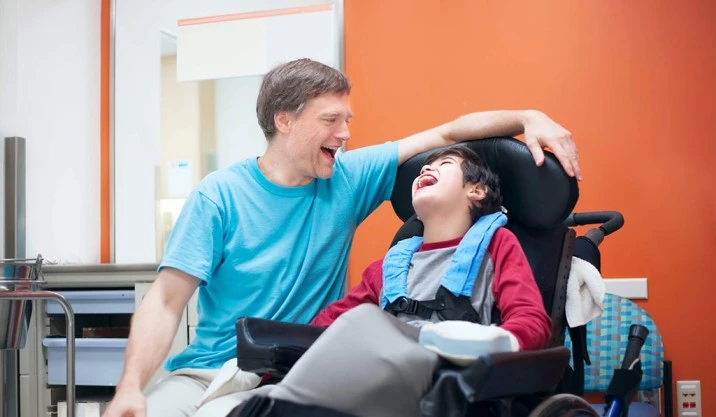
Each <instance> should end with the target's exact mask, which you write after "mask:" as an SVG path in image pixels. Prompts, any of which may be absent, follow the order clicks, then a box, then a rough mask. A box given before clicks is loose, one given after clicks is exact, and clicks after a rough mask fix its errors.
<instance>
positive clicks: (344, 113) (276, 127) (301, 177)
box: [105, 59, 580, 417]
mask: <svg viewBox="0 0 716 417" xmlns="http://www.w3.org/2000/svg"><path fill="white" fill-rule="evenodd" d="M350 89H351V85H350V83H349V81H348V80H347V79H346V77H345V76H344V75H343V74H342V73H340V72H339V71H336V70H335V69H332V68H330V67H328V66H326V65H323V64H320V63H317V62H315V61H311V60H307V59H301V60H296V61H292V62H289V63H286V64H283V65H280V66H278V67H276V68H274V69H273V70H271V71H270V72H269V73H267V74H266V76H265V77H264V80H263V82H262V86H261V89H260V91H259V97H258V102H257V106H256V107H257V116H258V120H259V125H260V126H261V128H262V130H263V132H264V135H265V136H266V139H267V141H268V146H267V149H266V152H265V153H264V154H263V155H262V156H261V157H259V158H257V159H255V158H251V159H248V160H245V161H242V162H239V163H237V164H235V165H232V166H230V167H227V168H226V169H222V170H219V171H217V172H214V173H212V174H210V175H208V176H207V177H206V178H205V179H204V180H202V182H201V184H200V185H199V186H198V187H197V189H196V190H195V191H194V192H193V193H192V195H191V196H190V197H189V198H188V199H187V201H186V203H185V206H184V209H183V210H182V214H181V216H180V218H179V219H178V220H177V224H176V225H175V227H174V230H173V231H172V236H171V238H170V240H169V242H168V244H167V248H166V250H165V255H164V259H163V260H162V263H161V265H160V267H159V275H158V276H157V278H156V280H155V282H154V284H153V285H152V287H151V289H150V290H149V292H148V293H147V295H146V296H145V298H144V300H143V301H142V303H141V304H140V305H139V307H138V308H137V310H136V312H135V314H134V317H133V321H132V329H131V333H130V336H129V343H128V346H127V351H126V355H125V367H124V371H123V373H122V378H121V381H120V383H119V384H118V386H117V390H116V395H115V398H114V399H113V401H112V403H111V404H110V405H109V407H108V409H107V411H106V413H105V416H106V417H122V416H125V417H126V416H136V417H143V416H145V415H147V414H146V411H147V409H149V413H150V414H149V415H150V417H155V416H160V415H184V416H192V415H195V414H196V412H197V407H196V403H197V401H198V400H199V399H200V398H201V397H202V395H203V394H204V392H205V390H206V388H207V387H208V386H209V384H210V383H211V381H212V380H213V378H214V377H215V376H216V375H217V373H218V368H219V367H220V366H221V365H222V364H223V363H225V362H226V361H227V360H228V359H230V358H231V357H232V356H233V355H234V352H235V344H236V340H235V338H236V335H235V334H234V322H235V320H236V318H238V317H240V316H254V317H262V318H266V319H273V320H283V321H294V322H299V323H307V322H309V321H310V320H311V318H313V316H315V314H316V313H318V311H319V310H320V309H321V308H323V307H325V306H326V305H328V304H329V303H330V302H332V301H335V300H336V299H338V297H340V295H341V290H342V288H343V284H344V278H345V272H346V268H347V259H348V253H349V250H350V246H351V242H352V239H353V233H354V231H355V229H356V227H357V226H358V225H359V224H360V223H361V222H362V221H363V220H364V219H365V218H366V217H367V216H368V215H369V214H370V213H371V212H372V211H373V210H375V208H377V207H378V206H379V205H380V204H381V203H382V202H383V201H384V200H386V199H388V198H389V197H390V194H391V191H392V187H393V183H394V180H395V174H396V169H397V167H398V165H399V164H401V163H403V162H404V161H406V160H407V159H409V158H410V157H412V156H414V155H416V154H418V153H420V152H423V151H426V150H429V149H434V148H437V147H440V146H444V145H448V144H451V143H456V142H460V141H464V140H468V139H478V138H485V137H491V136H499V135H516V134H520V133H522V132H524V133H525V139H526V141H527V144H528V145H529V147H530V149H531V150H532V152H533V155H534V157H535V161H536V163H537V164H541V163H542V161H543V158H544V156H543V154H542V147H550V148H551V149H552V150H553V152H554V153H555V154H556V155H557V156H558V157H559V158H560V161H561V162H562V164H563V166H564V167H565V170H566V171H567V172H568V173H569V174H570V175H575V176H577V177H578V178H579V176H580V171H579V163H578V158H577V153H576V149H575V146H574V143H573V142H572V139H571V135H570V133H569V132H568V131H566V130H565V129H564V128H562V127H561V126H559V125H558V124H556V123H555V122H553V121H552V120H551V119H549V118H548V117H547V116H545V115H544V114H542V113H540V112H536V111H495V112H483V113H473V114H468V115H465V116H462V117H460V118H458V119H456V120H454V121H452V122H449V123H446V124H443V125H440V126H437V127H435V128H433V129H430V130H427V131H424V132H421V133H417V134H415V135H413V136H410V137H407V138H405V139H402V140H399V141H396V142H389V143H385V144H382V145H376V146H369V147H365V148H361V149H357V150H353V151H349V152H346V153H344V154H340V155H337V150H338V148H339V147H340V146H341V145H343V144H344V143H345V142H346V141H347V140H348V139H349V138H350V134H349V131H348V121H349V120H350V118H351V116H352V113H351V110H350V105H349V101H348V95H349V93H350ZM197 287H199V296H198V313H199V322H198V324H197V328H196V338H195V340H194V341H193V342H192V343H191V345H190V346H189V347H188V348H187V349H186V350H185V351H183V352H182V353H180V354H179V355H177V356H175V357H172V358H170V359H169V360H168V361H167V363H166V365H165V368H166V369H167V370H169V371H171V372H172V374H171V375H170V376H169V377H167V378H165V379H164V380H162V381H161V382H160V383H158V384H157V386H155V387H154V388H153V390H152V392H151V393H149V395H148V399H147V398H145V396H144V394H143V389H144V388H145V385H146V384H147V382H148V381H149V379H150V378H151V376H152V375H153V374H154V372H155V371H156V369H157V368H158V367H159V366H160V364H161V362H162V361H163V360H164V358H165V357H166V355H167V352H168V351H169V348H170V346H171V342H172V340H173V337H174V335H175V333H176V330H177V326H178V323H179V319H180V317H181V314H182V312H183V311H184V309H185V307H186V304H187V302H188V300H189V298H190V297H191V295H192V294H193V293H194V291H195V290H196V288H197Z"/></svg>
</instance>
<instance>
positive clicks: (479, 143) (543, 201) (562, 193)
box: [390, 137, 579, 229]
mask: <svg viewBox="0 0 716 417" xmlns="http://www.w3.org/2000/svg"><path fill="white" fill-rule="evenodd" d="M456 146H467V147H469V148H470V149H472V150H473V151H475V152H477V154H478V155H480V157H482V158H483V160H484V161H485V162H486V163H487V165H488V166H489V167H490V169H492V171H493V172H495V173H496V174H497V176H498V177H499V178H500V189H501V191H502V196H503V203H502V205H503V206H504V207H505V208H506V209H507V211H508V216H509V217H510V219H512V220H515V221H517V222H519V223H521V224H522V225H524V226H526V227H530V228H536V229H550V228H552V227H554V226H556V225H558V224H560V223H562V222H563V221H564V220H565V219H566V218H567V216H568V215H569V214H570V213H571V212H572V210H573V209H574V206H575V205H576V204H577V199H578V197H579V188H578V187H577V181H576V179H574V178H572V177H570V176H569V175H567V174H566V173H565V172H564V169H563V168H562V165H561V164H560V163H559V161H558V160H557V158H556V157H555V156H554V155H553V154H552V153H550V152H545V161H544V164H542V166H541V167H538V166H537V165H536V164H535V162H534V158H533V157H532V154H531V153H530V151H529V149H528V148H527V145H525V144H524V143H523V142H520V141H519V140H517V139H514V138H508V137H505V138H489V139H481V140H474V141H467V142H462V143H460V144H459V145H456ZM433 152H435V150H432V151H427V152H423V153H421V154H418V155H416V156H414V157H412V158H411V159H409V160H407V161H406V162H405V163H403V164H402V165H401V166H400V167H399V168H398V174H397V176H396V179H395V187H394V189H393V195H392V197H391V199H390V201H391V203H392V205H393V210H394V211H395V214H397V215H398V217H400V219H401V220H402V221H406V220H407V219H408V218H409V217H410V216H412V215H413V214H415V211H414V210H413V204H412V196H411V188H412V184H413V180H414V179H415V177H417V176H418V175H419V174H420V169H421V168H422V167H423V165H424V164H425V160H426V159H427V157H428V156H429V155H430V154H432V153H433Z"/></svg>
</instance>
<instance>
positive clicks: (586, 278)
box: [564, 256, 605, 327]
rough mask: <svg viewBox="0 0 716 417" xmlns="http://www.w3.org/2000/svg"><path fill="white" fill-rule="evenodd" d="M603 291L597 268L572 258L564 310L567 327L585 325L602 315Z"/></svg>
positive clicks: (602, 282) (602, 283) (574, 257)
mask: <svg viewBox="0 0 716 417" xmlns="http://www.w3.org/2000/svg"><path fill="white" fill-rule="evenodd" d="M604 291H605V290H604V280H603V279H602V275H601V274H600V273H599V271H598V270H597V268H595V267H594V265H592V264H591V263H589V262H587V261H585V260H584V259H580V258H577V257H576V256H573V257H572V270H571V272H570V273H569V279H568V281H567V302H566V305H565V308H564V309H565V314H566V316H567V323H568V324H569V327H577V326H581V325H584V324H587V323H589V322H590V321H592V320H594V319H595V318H597V317H599V316H600V315H601V314H602V312H603V311H604Z"/></svg>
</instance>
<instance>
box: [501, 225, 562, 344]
mask: <svg viewBox="0 0 716 417" xmlns="http://www.w3.org/2000/svg"><path fill="white" fill-rule="evenodd" d="M489 250H490V254H491V255H492V257H493V258H492V259H493V261H494V263H495V276H494V279H493V282H492V291H493V295H494V296H495V300H496V302H497V307H498V308H499V309H500V316H501V319H502V324H501V325H500V327H502V328H503V329H505V330H507V331H509V332H510V333H512V334H513V335H514V336H515V338H516V339H517V341H518V342H519V344H520V350H533V349H542V348H544V347H545V346H546V345H547V342H548V341H549V338H550V336H551V327H552V321H551V319H550V318H549V316H548V315H547V312H546V311H545V309H544V303H543V301H542V294H541V293H540V291H539V288H538V287H537V283H536V282H535V280H534V276H533V274H532V269H531V268H530V265H529V263H528V262H527V257H526V256H525V253H524V251H523V250H522V247H521V246H520V243H519V241H518V240H517V237H515V235H514V234H513V233H512V232H510V231H509V230H507V229H505V228H500V229H498V230H497V232H496V233H495V235H494V236H493V238H492V242H490V249H489Z"/></svg>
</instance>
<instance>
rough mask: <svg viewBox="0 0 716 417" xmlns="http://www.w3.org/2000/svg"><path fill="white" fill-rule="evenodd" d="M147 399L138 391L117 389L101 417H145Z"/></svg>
mask: <svg viewBox="0 0 716 417" xmlns="http://www.w3.org/2000/svg"><path fill="white" fill-rule="evenodd" d="M146 416H147V398H146V397H145V396H144V394H142V391H141V390H139V389H129V388H125V389H122V388H119V389H117V393H116V394H115V396H114V399H112V402H110V403H109V406H108V407H107V409H106V410H105V411H104V414H102V417H146Z"/></svg>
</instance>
